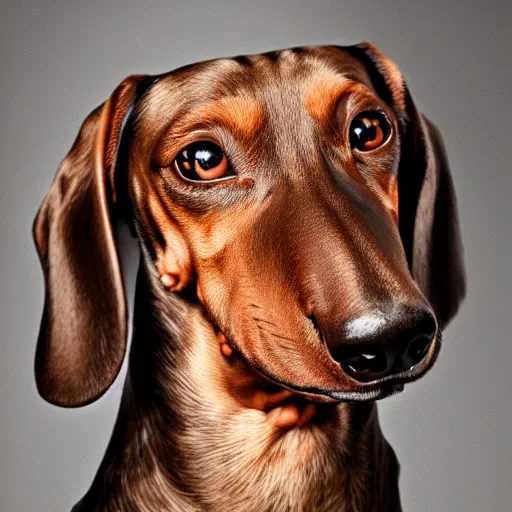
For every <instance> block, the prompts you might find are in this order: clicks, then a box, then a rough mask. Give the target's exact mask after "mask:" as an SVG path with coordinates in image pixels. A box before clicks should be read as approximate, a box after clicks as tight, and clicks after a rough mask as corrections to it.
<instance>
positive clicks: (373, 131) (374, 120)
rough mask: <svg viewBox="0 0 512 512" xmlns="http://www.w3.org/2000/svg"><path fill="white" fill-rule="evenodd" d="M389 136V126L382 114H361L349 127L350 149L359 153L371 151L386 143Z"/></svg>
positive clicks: (374, 111)
mask: <svg viewBox="0 0 512 512" xmlns="http://www.w3.org/2000/svg"><path fill="white" fill-rule="evenodd" d="M390 135H391V126H390V124H389V121H388V120H387V118H386V115H385V114H384V112H381V111H378V110H368V111H366V112H361V113H360V114H358V115H357V116H356V117H355V118H354V120H353V121H352V124H351V125H350V147H351V148H352V149H354V148H355V149H358V150H359V151H371V150H372V149H377V148H378V147H380V146H382V145H383V144H384V143H385V142H387V140H388V139H389V136H390Z"/></svg>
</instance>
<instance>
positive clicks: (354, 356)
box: [326, 306, 437, 382]
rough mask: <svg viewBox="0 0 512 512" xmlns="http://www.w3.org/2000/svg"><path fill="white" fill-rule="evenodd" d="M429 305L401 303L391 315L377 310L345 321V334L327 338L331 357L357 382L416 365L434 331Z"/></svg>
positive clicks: (401, 370)
mask: <svg viewBox="0 0 512 512" xmlns="http://www.w3.org/2000/svg"><path fill="white" fill-rule="evenodd" d="M436 328H437V325H436V320H435V318H434V316H433V315H432V313H431V312H430V311H429V310H428V309H423V308H416V307H414V308H413V307H410V306H408V307H403V308H399V309H398V310H397V309H395V311H394V313H393V314H392V315H385V314H382V313H380V312H377V313H375V314H367V315H363V316H361V317H359V318H355V319H352V320H350V321H349V322H347V323H346V324H345V326H344V331H345V333H344V336H340V337H337V339H334V340H333V339H332V337H330V339H326V342H327V346H328V348H329V351H330V353H331V355H332V357H333V358H334V359H335V360H336V361H338V362H339V363H340V364H341V366H342V368H343V370H344V371H345V372H346V373H347V374H348V375H350V376H351V377H352V378H354V379H355V380H357V381H359V382H370V381H374V380H378V379H382V378H383V377H387V376H388V375H394V374H398V373H401V372H404V371H406V370H409V369H410V368H412V367H413V366H415V365H417V364H418V363H419V362H420V361H422V360H423V358H424V357H425V355H426V354H427V352H428V350H429V348H430V345H431V343H432V340H433V339H434V336H435V334H436Z"/></svg>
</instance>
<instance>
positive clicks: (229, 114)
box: [138, 46, 371, 137]
mask: <svg viewBox="0 0 512 512" xmlns="http://www.w3.org/2000/svg"><path fill="white" fill-rule="evenodd" d="M362 84H364V86H366V87H367V88H371V81H370V78H369V76H368V73H367V71H366V69H365V67H364V66H363V64H361V62H360V61H359V60H357V59H356V58H354V57H353V56H352V55H351V54H350V53H349V51H347V50H345V49H343V48H342V47H334V46H316V47H306V48H290V49H286V50H278V51H273V52H267V53H263V54H256V55H246V56H238V57H232V58H222V59H215V60H211V61H206V62H200V63H197V64H191V65H188V66H185V67H183V68H180V69H177V70H175V71H172V72H170V73H167V74H164V75H161V76H159V77H157V79H156V81H155V83H154V84H153V85H152V87H151V88H150V90H149V91H148V93H147V94H146V95H145V97H144V99H143V101H142V102H141V105H140V106H139V109H138V113H139V116H138V118H139V121H140V122H141V123H143V124H146V123H148V125H150V126H151V127H152V129H153V130H154V131H155V132H156V131H158V129H159V127H162V128H163V127H165V126H166V125H168V124H171V123H172V124H173V125H176V124H177V127H176V128H177V129H178V130H179V125H180V124H182V125H183V126H184V127H185V126H186V127H188V128H189V127H190V126H191V125H192V124H201V122H202V123H208V122H211V123H213V122H219V123H221V124H223V125H227V127H228V128H229V129H231V131H233V132H235V134H237V132H240V133H238V135H240V137H244V136H251V135H253V134H255V133H257V132H258V130H259V128H260V125H261V123H262V121H263V119H264V118H268V117H272V115H273V114H274V115H275V114H276V113H281V114H282V113H288V115H290V116H293V115H294V114H295V115H297V114H298V113H299V112H300V111H302V112H303V111H307V113H308V114H309V116H311V117H313V118H317V119H321V118H322V117H325V116H326V114H327V111H328V110H329V108H330V107H332V105H333V103H335V102H336V101H337V100H338V99H339V97H340V96H341V95H342V94H343V93H344V92H347V91H349V90H350V89H351V88H354V87H357V86H359V87H360V86H361V85H362ZM281 117H282V116H281ZM296 121H297V122H298V121H299V120H298V119H296Z"/></svg>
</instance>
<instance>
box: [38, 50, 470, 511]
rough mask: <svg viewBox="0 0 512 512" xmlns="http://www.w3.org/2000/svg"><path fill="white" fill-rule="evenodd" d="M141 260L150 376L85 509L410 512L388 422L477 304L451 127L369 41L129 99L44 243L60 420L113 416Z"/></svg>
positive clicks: (84, 160)
mask: <svg viewBox="0 0 512 512" xmlns="http://www.w3.org/2000/svg"><path fill="white" fill-rule="evenodd" d="M120 220H124V221H127V222H128V224H129V226H130V228H131V230H132V233H133V235H134V236H135V237H136V238H137V240H138V244H139V247H140V252H141V260H140V267H139V271H138V276H137V284H136V294H135V305H134V314H133V337H132V345H131V351H130V355H129V369H128V374H127V378H126V383H125V387H124V391H123V397H122V400H121V406H120V411H119V415H118V419H117V422H116V425H115V428H114V431H113V434H112V438H111V441H110V444H109V447H108V449H107V451H106V454H105V457H104V459H103V461H102V463H101V465H100V468H99V470H98V472H97V474H96V477H95V479H94V481H93V483H92V485H91V487H90V489H89V491H88V492H87V493H86V495H85V496H84V497H83V499H82V500H81V501H80V502H79V503H78V504H77V505H76V506H75V507H74V508H73V510H74V511H75V512H78V511H80V512H83V511H87V512H89V511H102V512H104V511H135V510H137V511H164V510H165V511H167V510H169V511H184V512H189V511H218V512H220V511H222V512H226V511H230V512H236V511H244V512H250V511H258V512H262V511H275V512H281V511H345V512H348V511H365V512H366V511H379V512H382V511H397V510H401V505H400V498H399V490H398V474H399V464H398V461H397V459H396V456H395V454H394V452H393V450H392V448H391V447H390V445H389V444H388V443H387V441H386V440H385V438H384V436H383V434H382V432H381V429H380V426H379V421H378V415H377V408H376V404H375V401H376V400H378V399H382V398H384V397H386V396H389V395H392V394H394V393H397V392H399V391H401V390H402V389H403V387H404V384H405V383H408V382H412V381H414V380H416V379H418V378H420V377H421V376H423V375H424V374H425V372H427V370H429V369H430V368H431V367H432V365H433V363H434V361H435V360H436V357H437V354H438V352H439V348H440V346H441V332H442V329H443V328H444V327H445V326H446V325H447V323H448V322H449V321H450V320H451V319H452V317H453V316H454V315H455V313H456V312H457V310H458V307H459V305H460V302H461V300H462V299H463V297H464V294H465V277H464V265H463V252H462V245H461V239H460V233H459V225H458V216H457V206H456V199H455V194H454V188H453V182H452V179H451V176H450V171H449V168H448V164H447V158H446V154H445V150H444V148H443V143H442V140H441V137H440V134H439V132H438V130H437V129H436V128H435V126H434V125H433V124H432V123H431V122H430V121H429V120H427V119H426V118H425V117H424V116H423V115H422V114H420V113H419V112H418V110H417V109H416V107H415V105H414V102H413V100H412V98H411V95H410V93H409V91H408V89H407V86H406V85H405V83H404V80H403V77H402V75H401V73H400V71H399V70H398V68H397V66H396V65H395V64H394V63H393V62H392V61H391V60H390V59H389V58H387V57H386V56H384V55H383V54H382V53H381V52H380V51H379V50H377V49H376V48H375V47H374V46H373V45H371V44H369V43H362V44H359V45H355V46H345V47H341V46H316V47H315V46H313V47H296V48H291V49H286V50H280V51H272V52H268V53H263V54H259V55H248V56H238V57H234V58H221V59H215V60H210V61H205V62H201V63H196V64H192V65H188V66H185V67H182V68H179V69H177V70H174V71H172V72H169V73H165V74H161V75H157V76H145V75H134V76H130V77H128V78H127V79H125V80H124V81H123V82H122V83H121V84H120V85H119V86H118V87H117V88H116V89H115V90H114V92H113V93H112V95H111V96H110V98H109V99H108V100H107V101H106V102H105V103H103V104H102V105H101V106H100V107H98V108H97V109H96V110H94V111H93V112H92V113H91V114H90V115H89V116H88V117H87V118H86V120H85V121H84V123H83V125H82V127H81V129H80V132H79V135H78V137H77V139H76V141H75V142H74V144H73V146H72V148H71V150H70V151H69V153H68V155H67V156H66V157H65V159H64V160H63V162H62V163H61V165H60V167H59V169H58V172H57V175H56V177H55V180H54V182H53V184H52V186H51V188H50V191H49V193H48V194H47V196H46V198H45V199H44V201H43V204H42V206H41V208H40V209H39V212H38V214H37V217H36V219H35V222H34V228H33V232H34V238H35V242H36V246H37V249H38V254H39V257H40V260H41V264H42V268H43V272H44V275H45V290H46V295H45V297H46V298H45V305H44V312H43V317H42V322H41V329H40V334H39V338H38V343H37V349H36V358H35V376H36V382H37V387H38V390H39V392H40V394H41V395H42V397H44V399H46V400H47V401H48V402H50V403H52V404H56V405H58V406H61V407H78V406H83V405H86V404H89V403H91V402H93V401H95V400H97V399H98V397H100V396H101V395H102V394H103V393H105V391H106V390H107V389H108V388H109V386H110V385H111V384H112V382H113V381H114V379H115V378H116V376H117V374H118V372H119V369H120V367H121V364H122V361H123V358H124V355H125V351H126V341H127V327H128V324H127V306H126V298H125V292H124V285H123V279H122V275H121V269H120V264H119V258H118V251H117V248H116V242H115V238H114V234H113V233H114V231H113V227H114V226H115V225H116V223H117V222H118V221H120Z"/></svg>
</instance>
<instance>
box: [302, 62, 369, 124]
mask: <svg viewBox="0 0 512 512" xmlns="http://www.w3.org/2000/svg"><path fill="white" fill-rule="evenodd" d="M360 85H361V84H360V83H358V82H355V81H353V80H352V79H350V78H348V77H344V76H341V75H340V74H339V73H336V72H334V71H331V70H328V69H325V70H323V71H322V72H317V73H315V74H314V75H312V76H311V77H309V78H308V80H306V81H305V82H304V83H303V85H302V87H301V89H302V97H303V101H304V105H305V107H306V110H307V111H308V113H309V115H310V116H311V117H312V118H313V119H314V120H315V121H317V122H319V123H322V122H325V121H326V120H327V119H329V118H330V117H331V116H332V115H333V113H334V108H335V107H336V104H337V102H338V100H339V99H340V97H341V96H342V95H343V94H346V93H348V92H350V91H351V90H353V89H355V88H357V87H359V86H360Z"/></svg>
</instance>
